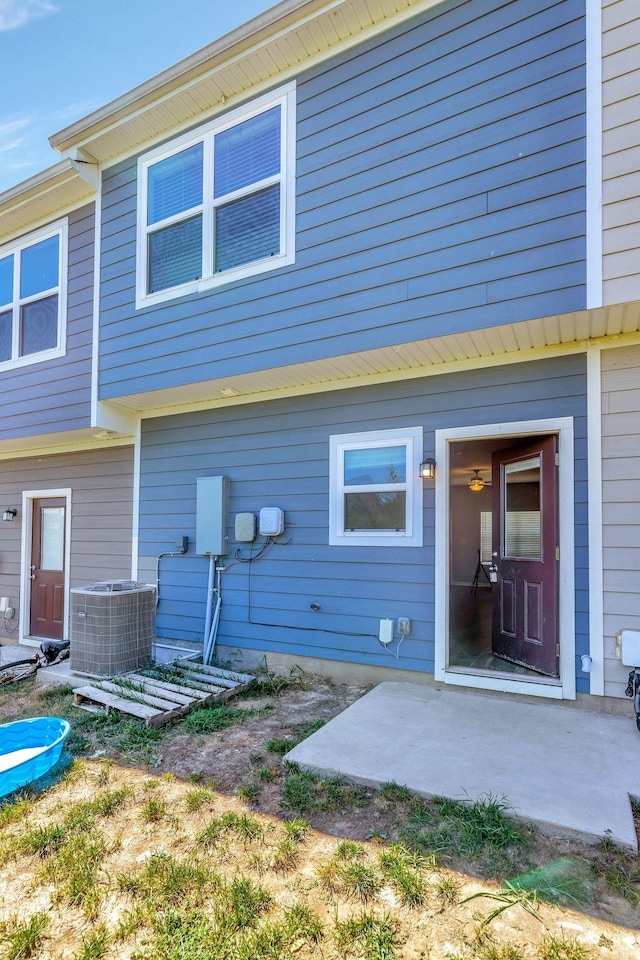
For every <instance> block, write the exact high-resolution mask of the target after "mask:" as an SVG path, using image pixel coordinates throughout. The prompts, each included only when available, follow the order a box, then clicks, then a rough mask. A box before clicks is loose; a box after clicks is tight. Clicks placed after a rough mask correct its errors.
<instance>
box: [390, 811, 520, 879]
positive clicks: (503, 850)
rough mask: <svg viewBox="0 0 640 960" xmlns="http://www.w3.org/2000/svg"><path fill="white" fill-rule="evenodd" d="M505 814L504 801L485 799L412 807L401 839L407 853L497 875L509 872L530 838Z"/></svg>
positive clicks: (515, 821) (402, 830)
mask: <svg viewBox="0 0 640 960" xmlns="http://www.w3.org/2000/svg"><path fill="white" fill-rule="evenodd" d="M510 812H511V807H510V805H509V803H508V801H507V800H506V798H504V797H502V798H500V799H498V798H496V797H494V796H492V795H491V794H486V795H485V796H482V797H480V798H479V799H478V800H476V801H475V803H464V802H461V801H458V800H449V799H446V798H438V799H436V800H434V801H432V802H431V803H426V802H422V803H419V804H414V808H413V812H412V813H411V815H410V816H409V818H408V819H407V821H406V823H405V824H404V825H403V827H402V829H401V831H400V833H401V838H402V840H403V841H404V842H405V843H406V844H407V846H409V847H410V848H416V849H419V850H421V851H422V852H424V853H430V854H433V855H434V856H435V857H436V858H438V857H439V858H442V857H443V856H451V855H454V856H458V857H462V858H465V859H471V860H474V861H476V862H478V863H479V865H480V866H481V868H482V870H483V872H484V873H485V874H486V875H489V876H500V875H504V873H505V872H509V871H510V870H512V869H513V868H514V866H515V863H514V860H515V857H516V856H517V855H518V854H522V852H523V851H525V850H527V849H529V847H530V846H531V842H532V837H533V833H534V831H533V830H532V828H531V827H530V826H529V825H527V824H524V823H521V822H519V821H517V820H514V819H512V818H511V817H510V816H509V815H508V814H509V813H510Z"/></svg>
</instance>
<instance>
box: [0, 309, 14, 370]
mask: <svg viewBox="0 0 640 960" xmlns="http://www.w3.org/2000/svg"><path fill="white" fill-rule="evenodd" d="M11 317H12V314H11V311H9V313H0V363H3V362H4V361H5V360H11Z"/></svg>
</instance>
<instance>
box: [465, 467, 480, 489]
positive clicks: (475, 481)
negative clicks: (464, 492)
mask: <svg viewBox="0 0 640 960" xmlns="http://www.w3.org/2000/svg"><path fill="white" fill-rule="evenodd" d="M473 473H474V476H473V477H471V480H469V483H468V484H467V486H468V487H469V490H473V492H474V493H478V492H479V491H480V490H482V489H483V487H484V480H483V479H482V477H481V476H480V471H479V470H474V471H473Z"/></svg>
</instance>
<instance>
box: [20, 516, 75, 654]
mask: <svg viewBox="0 0 640 960" xmlns="http://www.w3.org/2000/svg"><path fill="white" fill-rule="evenodd" d="M65 508H66V504H65V501H64V499H61V498H58V497H48V498H42V499H38V500H34V501H33V524H32V535H31V611H30V612H31V620H30V625H29V633H30V635H31V636H32V637H46V638H47V639H48V640H62V632H63V628H64V556H65Z"/></svg>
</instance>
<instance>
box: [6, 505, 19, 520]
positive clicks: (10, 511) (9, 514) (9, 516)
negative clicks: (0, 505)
mask: <svg viewBox="0 0 640 960" xmlns="http://www.w3.org/2000/svg"><path fill="white" fill-rule="evenodd" d="M17 515H18V511H17V510H16V508H15V507H7V509H6V510H5V511H4V513H3V514H2V519H3V520H13V519H14V518H15V517H17Z"/></svg>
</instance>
